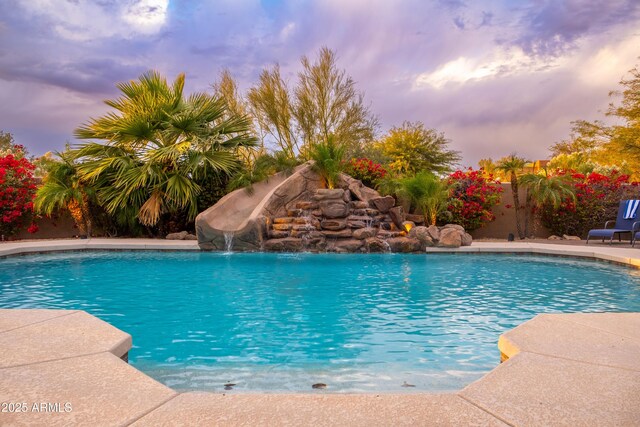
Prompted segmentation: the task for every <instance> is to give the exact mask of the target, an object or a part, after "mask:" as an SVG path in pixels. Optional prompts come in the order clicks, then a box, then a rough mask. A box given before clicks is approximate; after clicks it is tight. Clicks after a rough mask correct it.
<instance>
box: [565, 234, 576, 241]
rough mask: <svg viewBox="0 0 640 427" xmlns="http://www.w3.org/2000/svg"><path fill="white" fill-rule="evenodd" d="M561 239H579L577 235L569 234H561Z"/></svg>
mask: <svg viewBox="0 0 640 427" xmlns="http://www.w3.org/2000/svg"><path fill="white" fill-rule="evenodd" d="M562 239H563V240H580V237H578V236H570V235H568V234H563V235H562Z"/></svg>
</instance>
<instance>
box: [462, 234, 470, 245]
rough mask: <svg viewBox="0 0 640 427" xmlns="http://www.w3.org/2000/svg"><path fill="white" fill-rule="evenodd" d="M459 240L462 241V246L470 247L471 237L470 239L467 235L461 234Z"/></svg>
mask: <svg viewBox="0 0 640 427" xmlns="http://www.w3.org/2000/svg"><path fill="white" fill-rule="evenodd" d="M460 238H461V240H462V246H471V243H473V237H471V234H469V233H462V234H461V235H460Z"/></svg>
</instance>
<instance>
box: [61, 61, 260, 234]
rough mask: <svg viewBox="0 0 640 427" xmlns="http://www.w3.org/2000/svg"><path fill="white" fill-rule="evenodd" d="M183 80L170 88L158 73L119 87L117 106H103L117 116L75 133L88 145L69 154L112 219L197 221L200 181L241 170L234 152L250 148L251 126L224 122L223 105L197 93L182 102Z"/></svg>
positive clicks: (230, 118)
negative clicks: (176, 216) (128, 214)
mask: <svg viewBox="0 0 640 427" xmlns="http://www.w3.org/2000/svg"><path fill="white" fill-rule="evenodd" d="M184 82H185V76H184V74H180V75H179V76H178V77H177V78H176V79H175V81H174V82H173V84H171V85H169V84H168V83H167V81H166V79H165V78H163V77H162V76H161V75H160V74H159V73H157V72H155V71H149V72H147V73H145V74H143V75H142V76H140V78H139V80H138V81H130V82H125V83H119V84H118V85H117V87H118V88H119V89H120V91H121V92H122V95H121V96H120V98H118V99H115V100H107V101H105V103H106V104H107V105H109V106H110V107H112V108H114V109H115V110H116V111H115V112H110V113H107V114H106V115H104V116H102V117H99V118H97V119H92V120H90V121H89V122H88V123H86V124H84V125H82V126H81V127H79V128H78V129H76V131H75V136H76V137H77V138H79V139H88V140H102V141H103V142H88V143H86V144H83V145H81V146H80V147H79V148H78V149H77V150H74V152H73V155H74V157H75V158H76V159H78V160H80V161H81V163H80V165H79V172H80V174H81V176H82V177H83V179H85V180H87V181H89V182H90V183H92V184H93V185H95V186H96V188H97V195H98V198H99V201H100V202H101V203H102V204H103V206H104V207H105V209H106V210H107V212H108V213H110V214H116V213H117V212H118V211H123V210H127V209H131V208H133V209H135V210H136V212H137V218H138V220H139V221H140V222H141V223H142V224H143V225H145V226H154V225H156V224H157V223H158V221H159V219H160V216H161V215H162V214H163V213H176V212H180V211H185V210H186V212H187V215H188V218H189V219H193V218H195V216H196V215H197V213H198V210H199V209H198V208H199V207H198V205H197V196H198V194H199V193H200V192H201V191H202V186H201V185H200V184H199V183H198V182H199V180H203V179H206V178H207V176H209V175H210V174H212V173H221V172H222V173H231V172H233V171H234V170H235V169H237V167H238V160H237V156H236V154H235V153H234V150H236V149H237V148H238V147H242V146H245V147H247V146H253V145H255V143H256V139H255V138H254V137H253V136H251V134H250V132H249V130H250V121H249V120H248V119H247V118H246V117H241V116H237V115H234V114H228V112H227V106H226V103H225V102H224V101H223V100H222V99H220V98H216V97H214V96H211V95H208V94H206V93H202V92H198V93H193V94H191V95H189V96H188V97H185V95H184V93H183V90H184Z"/></svg>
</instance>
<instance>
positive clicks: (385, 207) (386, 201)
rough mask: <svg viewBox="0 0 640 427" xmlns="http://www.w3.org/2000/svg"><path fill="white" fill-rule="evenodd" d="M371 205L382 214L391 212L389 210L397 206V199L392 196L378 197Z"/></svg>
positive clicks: (372, 200)
mask: <svg viewBox="0 0 640 427" xmlns="http://www.w3.org/2000/svg"><path fill="white" fill-rule="evenodd" d="M371 204H372V205H373V206H375V208H376V209H377V210H379V211H380V212H382V213H387V212H389V209H391V208H392V207H394V206H395V204H396V199H394V198H393V197H391V196H384V197H376V198H375V199H371Z"/></svg>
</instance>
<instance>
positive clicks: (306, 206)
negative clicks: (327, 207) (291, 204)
mask: <svg viewBox="0 0 640 427" xmlns="http://www.w3.org/2000/svg"><path fill="white" fill-rule="evenodd" d="M296 209H302V210H303V211H312V210H314V209H318V204H317V203H314V202H297V203H296Z"/></svg>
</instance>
